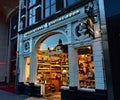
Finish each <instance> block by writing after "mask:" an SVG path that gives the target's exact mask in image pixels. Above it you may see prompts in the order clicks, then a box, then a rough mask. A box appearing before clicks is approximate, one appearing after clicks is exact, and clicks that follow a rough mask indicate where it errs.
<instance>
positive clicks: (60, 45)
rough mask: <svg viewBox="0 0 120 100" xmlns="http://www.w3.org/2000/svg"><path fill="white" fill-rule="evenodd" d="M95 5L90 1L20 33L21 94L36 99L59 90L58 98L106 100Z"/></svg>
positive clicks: (100, 34)
mask: <svg viewBox="0 0 120 100" xmlns="http://www.w3.org/2000/svg"><path fill="white" fill-rule="evenodd" d="M99 5H103V2H102V1H97V0H96V1H89V2H87V3H85V4H84V5H82V6H79V7H76V8H74V9H73V10H71V11H70V12H67V13H65V14H63V15H61V16H59V17H57V18H55V19H51V20H50V21H47V22H45V23H43V24H42V25H39V26H38V27H35V28H33V29H30V30H28V31H26V32H24V33H23V32H20V33H19V35H18V51H19V53H18V55H17V58H18V63H19V65H18V68H17V73H18V84H19V85H18V87H19V89H20V88H21V87H20V84H22V85H24V93H25V94H28V95H33V94H34V95H37V94H38V96H43V95H46V94H48V93H54V92H61V99H63V100H73V98H76V99H75V100H77V98H81V100H101V99H103V100H107V94H106V92H107V86H106V74H105V64H104V63H105V62H104V61H105V60H104V54H103V51H104V50H103V49H104V48H103V44H104V43H103V37H104V36H103V35H104V29H103V28H102V25H103V23H104V17H103V19H102V16H103V15H101V14H102V13H103V11H102V9H101V8H102V7H101V6H99ZM101 21H103V22H101ZM102 29H103V33H102ZM22 85H21V86H22ZM31 90H34V93H33V91H31Z"/></svg>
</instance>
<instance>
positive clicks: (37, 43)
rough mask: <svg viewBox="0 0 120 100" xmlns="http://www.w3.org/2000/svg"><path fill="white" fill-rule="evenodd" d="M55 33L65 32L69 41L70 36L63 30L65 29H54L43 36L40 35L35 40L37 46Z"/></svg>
mask: <svg viewBox="0 0 120 100" xmlns="http://www.w3.org/2000/svg"><path fill="white" fill-rule="evenodd" d="M55 34H63V35H64V36H65V38H66V41H67V42H68V38H67V35H66V33H65V32H64V31H63V30H55V31H52V32H48V33H46V34H43V35H41V36H39V37H38V38H37V39H36V40H35V47H36V48H39V47H38V46H39V44H40V43H41V42H42V41H44V40H45V39H46V38H47V37H49V36H52V35H55Z"/></svg>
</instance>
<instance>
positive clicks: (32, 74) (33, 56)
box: [29, 38, 36, 83]
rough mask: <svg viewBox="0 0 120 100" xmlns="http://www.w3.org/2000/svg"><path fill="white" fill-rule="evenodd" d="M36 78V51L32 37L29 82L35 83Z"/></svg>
mask: <svg viewBox="0 0 120 100" xmlns="http://www.w3.org/2000/svg"><path fill="white" fill-rule="evenodd" d="M35 80H36V51H35V47H34V43H33V39H32V38H30V80H29V83H35Z"/></svg>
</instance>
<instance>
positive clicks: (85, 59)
mask: <svg viewBox="0 0 120 100" xmlns="http://www.w3.org/2000/svg"><path fill="white" fill-rule="evenodd" d="M78 69H79V74H78V77H79V87H80V88H92V89H94V88H95V77H94V61H93V53H92V46H84V47H80V48H79V49H78Z"/></svg>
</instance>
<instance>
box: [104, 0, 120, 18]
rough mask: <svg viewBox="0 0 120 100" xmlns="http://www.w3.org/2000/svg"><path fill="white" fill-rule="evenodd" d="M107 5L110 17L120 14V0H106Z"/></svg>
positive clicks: (107, 12)
mask: <svg viewBox="0 0 120 100" xmlns="http://www.w3.org/2000/svg"><path fill="white" fill-rule="evenodd" d="M105 7H106V14H107V16H108V17H110V16H113V15H117V14H120V0H105Z"/></svg>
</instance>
